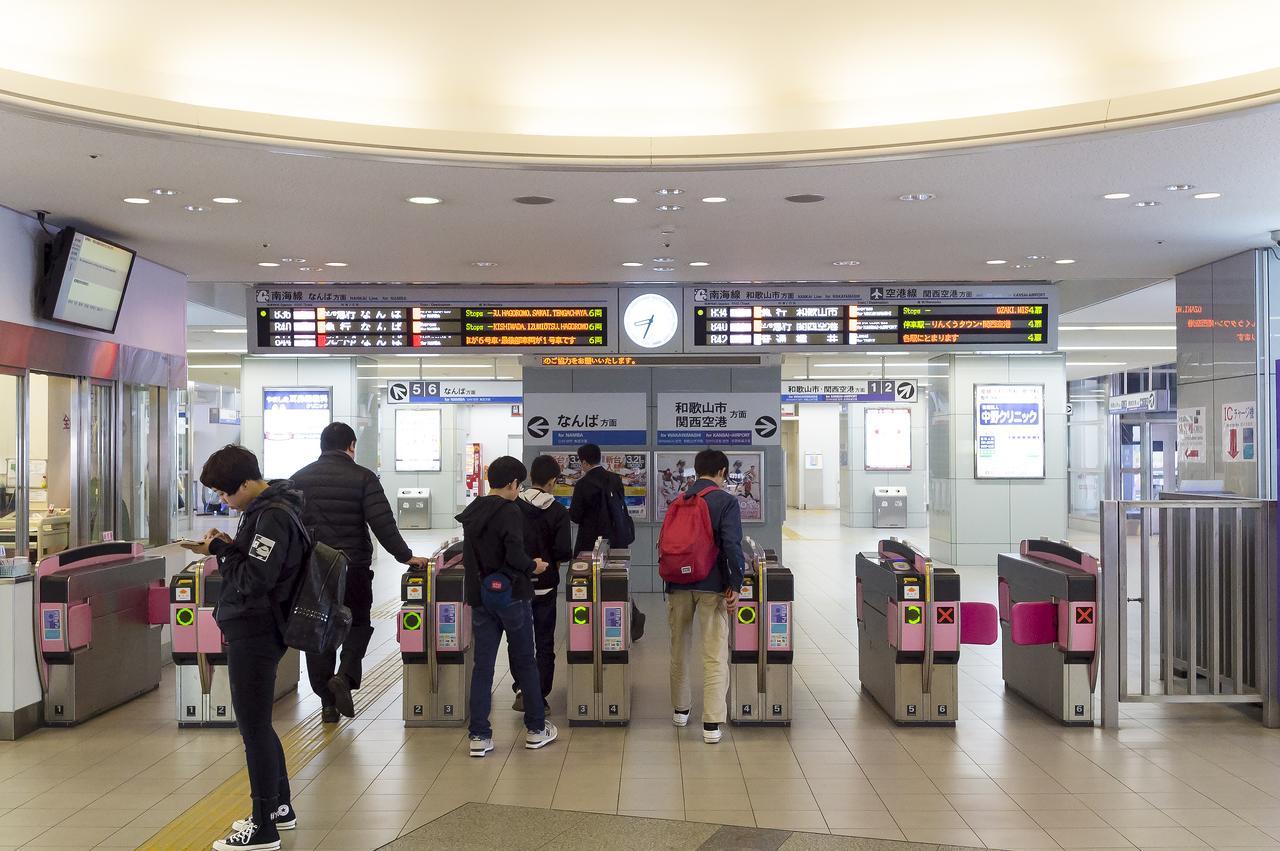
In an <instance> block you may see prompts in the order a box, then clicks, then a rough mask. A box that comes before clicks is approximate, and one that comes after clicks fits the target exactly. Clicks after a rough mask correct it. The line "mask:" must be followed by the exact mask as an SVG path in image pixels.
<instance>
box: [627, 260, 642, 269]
mask: <svg viewBox="0 0 1280 851" xmlns="http://www.w3.org/2000/svg"><path fill="white" fill-rule="evenodd" d="M622 265H623V266H630V267H631V268H633V269H634V268H636V267H638V266H643V265H644V264H643V263H638V262H636V261H635V260H628V261H627V262H626V263H623V264H622Z"/></svg>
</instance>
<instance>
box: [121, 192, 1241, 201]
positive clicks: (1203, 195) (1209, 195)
mask: <svg viewBox="0 0 1280 851" xmlns="http://www.w3.org/2000/svg"><path fill="white" fill-rule="evenodd" d="M1191 197H1192V198H1195V199H1196V200H1197V201H1209V200H1212V199H1214V198H1221V197H1222V193H1221V192H1197V193H1196V194H1195V195H1192V196H1191ZM125 200H126V201H127V200H129V199H127V198H126V199H125Z"/></svg>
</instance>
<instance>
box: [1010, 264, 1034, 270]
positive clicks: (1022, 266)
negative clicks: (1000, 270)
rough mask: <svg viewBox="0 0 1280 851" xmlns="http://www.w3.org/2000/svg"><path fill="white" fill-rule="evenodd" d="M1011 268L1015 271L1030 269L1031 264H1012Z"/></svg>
mask: <svg viewBox="0 0 1280 851" xmlns="http://www.w3.org/2000/svg"><path fill="white" fill-rule="evenodd" d="M1013 268H1015V269H1030V268H1031V264H1030V263H1014V264H1013Z"/></svg>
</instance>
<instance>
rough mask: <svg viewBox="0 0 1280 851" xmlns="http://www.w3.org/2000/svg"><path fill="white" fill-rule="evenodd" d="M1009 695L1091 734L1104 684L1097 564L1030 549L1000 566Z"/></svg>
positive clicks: (1052, 544) (1062, 548)
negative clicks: (1100, 665) (1088, 728)
mask: <svg viewBox="0 0 1280 851" xmlns="http://www.w3.org/2000/svg"><path fill="white" fill-rule="evenodd" d="M997 574H998V577H999V580H998V581H999V600H1000V622H1001V624H1002V625H1003V626H1004V630H1003V633H1004V635H1003V638H1002V639H1001V642H1000V643H1001V656H1002V659H1003V663H1004V683H1005V688H1007V689H1009V690H1010V691H1013V692H1015V693H1017V694H1018V695H1020V696H1022V697H1023V698H1025V699H1026V700H1027V701H1028V702H1030V703H1032V704H1034V705H1035V706H1037V707H1039V708H1040V709H1042V710H1044V711H1045V712H1047V713H1048V714H1049V715H1050V716H1052V717H1054V718H1056V719H1057V720H1058V721H1059V722H1060V723H1062V724H1066V725H1068V726H1092V725H1093V721H1094V712H1093V693H1094V689H1095V688H1096V686H1097V682H1098V660H1099V656H1100V648H1099V641H1100V639H1101V636H1102V632H1101V630H1100V629H1099V628H1098V621H1099V615H1100V614H1101V612H1102V607H1101V606H1100V605H1099V601H1098V560H1097V559H1096V558H1095V557H1093V556H1091V555H1089V554H1088V553H1085V552H1082V551H1080V550H1078V549H1076V548H1075V547H1072V546H1071V545H1070V544H1068V543H1065V542H1062V541H1051V540H1048V539H1040V540H1027V541H1023V542H1022V544H1021V546H1020V547H1019V551H1018V552H1017V553H1001V554H1000V557H999V560H998V562H997Z"/></svg>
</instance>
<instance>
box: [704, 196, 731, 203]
mask: <svg viewBox="0 0 1280 851" xmlns="http://www.w3.org/2000/svg"><path fill="white" fill-rule="evenodd" d="M728 200H729V199H728V198H723V197H721V196H719V195H712V196H711V197H709V198H703V199H702V203H704V204H723V203H724V202H725V201H728Z"/></svg>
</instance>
